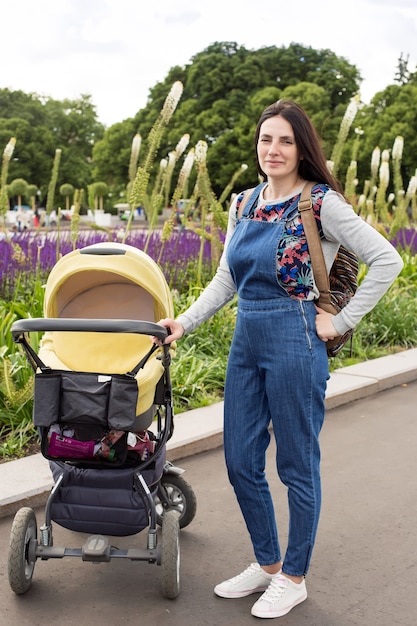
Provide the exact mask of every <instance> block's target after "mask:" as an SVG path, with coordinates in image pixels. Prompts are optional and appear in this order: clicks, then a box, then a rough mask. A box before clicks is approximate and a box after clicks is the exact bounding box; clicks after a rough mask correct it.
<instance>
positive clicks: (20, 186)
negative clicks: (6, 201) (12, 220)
mask: <svg viewBox="0 0 417 626" xmlns="http://www.w3.org/2000/svg"><path fill="white" fill-rule="evenodd" d="M27 195H28V184H27V182H26V181H25V179H24V178H15V179H14V180H12V182H11V183H10V185H9V196H10V197H11V198H13V197H15V196H17V206H18V207H21V206H22V198H24V197H26V196H27Z"/></svg>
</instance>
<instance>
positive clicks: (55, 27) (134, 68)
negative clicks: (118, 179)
mask: <svg viewBox="0 0 417 626" xmlns="http://www.w3.org/2000/svg"><path fill="white" fill-rule="evenodd" d="M341 11H342V13H340V11H337V12H336V11H335V8H334V0H321V1H320V0H317V2H314V3H312V2H311V1H310V0H298V2H297V3H286V4H283V3H278V2H276V0H257V1H256V3H255V4H254V3H253V0H240V1H239V3H238V5H235V4H233V3H228V2H226V1H225V0H211V2H206V1H205V0H193V1H191V0H176V2H175V3H173V2H172V0H158V2H154V3H142V2H136V3H133V2H131V0H88V1H85V0H60V1H59V2H56V0H37V2H33V0H19V2H14V3H9V4H8V20H7V22H6V23H5V22H4V21H3V22H2V26H3V29H2V47H3V55H4V56H3V58H4V59H5V61H4V62H2V67H1V71H0V77H1V80H0V87H2V88H5V87H9V88H11V89H21V90H23V91H25V92H35V93H39V94H41V95H46V96H50V97H53V98H56V99H59V100H60V99H64V98H70V99H73V98H78V97H79V96H80V95H81V94H90V95H91V96H92V101H93V103H94V104H95V105H96V108H97V112H98V116H99V119H100V120H101V121H102V122H103V123H104V124H106V125H110V124H113V123H115V122H119V121H122V120H123V119H125V118H126V117H131V116H133V115H135V113H136V112H137V111H138V110H139V109H140V108H141V107H143V106H145V104H146V100H147V97H148V94H149V90H150V88H151V87H153V86H154V85H155V83H156V82H159V81H162V80H164V78H165V76H166V75H167V73H168V71H169V69H170V68H171V67H173V66H174V65H180V66H184V65H186V64H188V63H190V62H191V59H192V57H193V56H195V55H196V54H198V53H199V52H202V51H203V50H204V49H205V48H207V47H208V46H209V45H210V44H212V43H214V42H215V41H234V42H237V43H238V44H239V45H243V46H245V47H247V48H248V49H251V50H256V49H259V48H261V47H263V46H272V45H276V46H288V45H290V44H291V43H300V44H302V45H304V46H311V47H312V48H315V49H329V50H332V51H333V52H334V53H335V54H336V55H338V56H341V57H344V58H345V59H347V60H348V61H349V62H350V63H352V64H354V65H356V66H357V67H358V69H359V71H360V72H361V74H362V75H363V78H364V82H363V85H362V87H361V93H362V97H363V99H364V100H365V101H366V102H368V101H369V100H370V99H371V97H372V96H373V95H374V94H375V93H376V92H377V91H380V90H381V89H384V88H385V87H386V86H387V85H388V84H390V83H392V82H393V81H394V75H395V72H396V69H397V66H398V59H399V57H400V55H401V53H402V54H403V57H404V58H405V59H406V58H407V55H408V54H410V58H409V69H410V70H411V71H414V69H415V65H416V62H417V58H416V47H415V41H416V40H417V12H416V11H415V8H414V0H398V2H397V3H396V4H393V3H392V2H390V1H389V0H366V1H365V2H363V0H351V2H350V3H349V4H345V5H343V7H342V8H341Z"/></svg>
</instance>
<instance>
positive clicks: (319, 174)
mask: <svg viewBox="0 0 417 626" xmlns="http://www.w3.org/2000/svg"><path fill="white" fill-rule="evenodd" d="M277 115H280V116H281V117H283V118H284V119H285V120H287V122H288V123H289V124H291V127H292V130H293V133H294V139H295V143H296V145H297V148H298V151H299V153H300V154H301V155H302V157H303V158H302V159H301V160H300V162H299V165H298V173H299V175H300V177H301V178H304V180H309V181H312V182H316V183H324V184H325V185H329V187H331V188H332V189H334V190H335V191H338V192H339V193H341V194H342V195H343V187H342V185H341V183H340V182H339V181H338V180H336V178H335V177H334V176H333V175H332V173H331V172H330V170H329V168H328V165H327V161H326V157H325V154H324V152H323V148H322V146H321V142H320V138H319V136H318V134H317V131H316V129H315V128H314V126H313V124H312V123H311V121H310V118H309V117H308V116H307V114H306V113H305V111H304V110H303V109H302V108H301V107H300V106H299V105H298V104H297V103H296V102H293V101H292V100H278V102H275V103H274V104H271V105H270V106H269V107H267V108H266V109H265V110H264V112H263V113H262V115H261V117H260V118H259V121H258V124H257V126H256V132H255V152H256V162H257V165H258V172H259V173H260V175H261V176H262V177H263V178H264V179H265V180H266V179H267V176H266V174H265V172H263V171H262V168H261V166H260V163H259V159H258V150H257V146H258V140H259V135H260V130H261V126H262V124H263V122H265V120H267V119H269V118H270V117H276V116H277Z"/></svg>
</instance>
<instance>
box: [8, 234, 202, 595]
mask: <svg viewBox="0 0 417 626" xmlns="http://www.w3.org/2000/svg"><path fill="white" fill-rule="evenodd" d="M92 252H93V253H97V254H113V253H116V254H120V252H118V251H117V250H113V249H112V250H110V251H107V249H104V250H102V251H97V252H96V246H93V247H92ZM11 332H12V337H13V340H14V341H15V342H16V343H18V344H20V345H21V346H22V348H23V350H24V351H25V353H26V356H27V358H28V360H29V363H30V365H31V367H32V369H33V370H34V372H35V373H36V372H40V376H42V373H45V372H46V373H49V372H51V371H52V372H54V370H52V369H51V368H50V367H49V366H45V365H44V363H43V362H42V360H41V359H40V357H39V356H38V355H37V354H36V352H35V351H34V350H33V348H32V347H31V346H30V343H29V333H31V332H36V333H39V332H59V333H69V334H71V332H76V333H113V334H117V333H123V334H126V333H133V334H141V335H148V336H154V337H156V338H157V339H158V341H159V344H158V345H155V344H154V345H153V347H152V348H151V349H150V351H149V352H148V354H147V355H145V357H143V358H142V360H141V362H140V363H139V364H138V366H137V368H139V367H143V366H144V365H145V364H146V362H147V359H148V358H149V357H150V355H151V354H152V353H153V352H154V351H155V350H156V349H158V347H159V348H160V352H161V354H160V357H158V358H160V360H161V363H162V365H163V373H162V377H161V379H160V380H159V382H158V383H157V385H156V388H155V397H154V406H155V407H156V409H155V413H156V416H157V421H156V430H157V432H156V435H155V441H156V447H155V450H154V452H153V454H151V455H150V456H149V457H148V458H147V459H146V460H140V459H139V458H138V463H137V464H136V463H134V464H133V466H132V464H130V465H129V466H126V467H124V466H121V467H120V468H112V467H111V466H110V464H109V463H108V462H107V463H103V465H101V464H100V462H98V463H97V462H95V464H94V465H93V467H94V469H97V470H99V473H101V472H103V474H105V473H106V472H107V471H108V472H109V473H110V472H113V473H114V475H115V473H116V472H131V473H132V476H133V481H134V486H135V490H136V491H137V492H138V495H139V496H140V498H141V500H142V501H143V504H144V506H145V513H144V515H145V517H146V516H147V518H148V519H147V527H148V530H147V542H146V548H142V549H141V548H136V547H134V548H127V549H124V550H123V549H122V550H121V549H117V548H114V547H112V546H111V544H110V540H109V537H108V536H107V535H106V534H105V533H103V534H102V533H97V534H96V533H94V532H93V533H92V534H90V535H89V536H88V538H87V540H86V541H85V542H84V544H83V545H82V547H80V548H68V547H59V546H54V545H53V533H52V521H53V507H54V504H55V502H56V500H57V498H58V496H59V494H60V492H61V490H62V489H63V488H64V483H65V480H66V478H65V472H66V471H72V469H74V467H75V468H78V469H81V470H84V469H86V470H87V472H88V471H89V470H90V469H91V468H92V466H91V464H89V463H88V462H86V461H85V459H76V460H75V459H73V458H71V459H69V458H65V457H64V458H60V459H59V458H58V459H53V463H54V465H55V470H58V474H56V475H55V474H54V478H55V484H54V486H53V488H52V490H51V492H50V494H49V496H48V499H47V502H46V507H45V519H44V523H43V524H42V525H41V526H40V528H39V540H38V538H37V535H38V529H37V522H36V517H35V513H34V511H33V510H32V509H31V508H29V507H23V508H21V509H19V510H18V512H17V513H16V516H15V518H14V521H13V525H12V530H11V536H10V544H9V563H8V565H9V567H8V573H9V583H10V586H11V588H12V590H13V591H14V592H15V593H16V594H18V595H20V594H23V593H26V592H27V591H28V589H29V588H30V586H31V583H32V576H33V571H34V567H35V563H36V561H37V559H41V560H48V559H60V558H64V557H77V558H81V559H82V560H83V561H86V562H93V563H103V562H109V561H111V560H112V559H123V558H127V559H129V560H131V561H145V562H148V563H151V564H152V563H153V564H157V565H160V566H161V567H162V577H161V590H162V593H163V595H164V596H165V597H167V598H175V597H177V596H178V594H179V591H180V571H179V570H180V549H179V531H180V529H181V528H184V527H185V526H187V525H188V524H189V523H190V522H191V521H192V519H193V518H194V516H195V512H196V498H195V495H194V492H193V490H192V488H191V487H190V485H189V484H188V483H187V482H186V481H184V479H183V478H182V476H181V474H182V473H183V472H184V470H183V469H182V468H179V467H176V466H174V465H173V464H172V463H170V462H169V461H166V459H165V456H164V455H165V448H166V442H167V441H168V440H169V439H170V438H171V437H172V434H173V405H172V384H171V377H170V362H171V353H170V346H169V345H166V344H164V340H165V338H166V336H167V334H168V333H167V330H166V328H164V327H163V326H161V325H159V324H156V323H154V322H150V321H142V320H131V319H91V318H78V317H77V318H66V317H63V318H55V317H51V318H48V317H45V318H32V319H22V320H18V321H16V322H15V323H14V324H13V326H12V329H11ZM137 368H135V369H137ZM42 428H43V427H41V428H39V430H40V431H41V430H42ZM40 434H41V432H40ZM42 452H44V451H43V450H42ZM44 456H46V455H45V454H44ZM46 458H49V459H50V460H51V457H50V456H46ZM155 464H159V466H158V472H159V478H156V482H155V481H154V482H153V483H152V484H148V482H147V480H146V475H147V471H150V468H151V469H152V468H154V467H155ZM75 471H78V470H77V469H75ZM93 471H94V470H93ZM53 473H54V472H53ZM154 473H155V475H156V470H155V471H154ZM108 475H109V474H108ZM92 523H94V522H92ZM58 524H59V525H63V526H64V527H67V528H69V529H70V530H75V531H76V532H77V530H78V529H77V528H73V527H71V526H65V524H61V523H60V522H59V521H58ZM158 525H159V526H161V537H160V538H158V531H157V526H158ZM145 527H146V523H145V524H144V525H143V526H142V525H141V526H140V528H139V529H138V530H133V531H130V532H129V531H128V532H125V533H124V532H120V533H119V534H120V535H124V536H126V535H134V534H137V533H138V532H141V530H143V529H144V528H145ZM80 532H87V534H88V531H86V530H83V529H81V530H80ZM108 534H109V535H112V534H115V533H108Z"/></svg>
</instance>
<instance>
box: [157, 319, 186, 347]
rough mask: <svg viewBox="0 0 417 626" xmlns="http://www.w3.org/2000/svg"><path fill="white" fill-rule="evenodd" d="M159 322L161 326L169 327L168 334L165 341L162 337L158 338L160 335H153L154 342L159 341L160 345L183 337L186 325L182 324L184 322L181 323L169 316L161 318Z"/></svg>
mask: <svg viewBox="0 0 417 626" xmlns="http://www.w3.org/2000/svg"><path fill="white" fill-rule="evenodd" d="M157 323H158V324H159V325H160V326H164V327H165V328H166V329H167V331H168V335H167V336H166V338H165V339H164V341H163V342H162V341H161V340H160V339H158V337H152V342H153V343H157V344H159V345H162V344H163V343H165V344H167V343H172V342H173V341H176V340H177V339H181V337H182V336H183V335H184V327H183V326H182V324H180V323H179V322H177V321H175V320H173V319H171V318H169V317H167V318H165V319H162V320H159V322H157Z"/></svg>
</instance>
